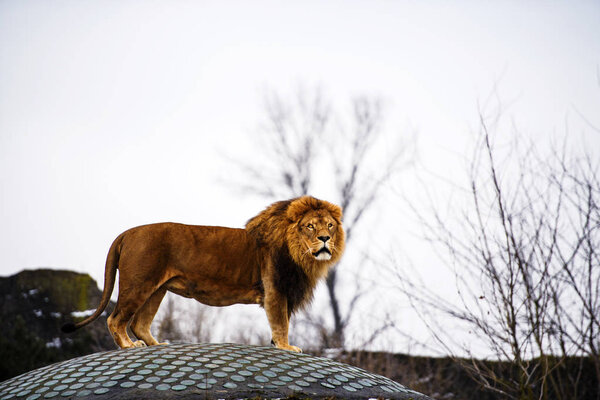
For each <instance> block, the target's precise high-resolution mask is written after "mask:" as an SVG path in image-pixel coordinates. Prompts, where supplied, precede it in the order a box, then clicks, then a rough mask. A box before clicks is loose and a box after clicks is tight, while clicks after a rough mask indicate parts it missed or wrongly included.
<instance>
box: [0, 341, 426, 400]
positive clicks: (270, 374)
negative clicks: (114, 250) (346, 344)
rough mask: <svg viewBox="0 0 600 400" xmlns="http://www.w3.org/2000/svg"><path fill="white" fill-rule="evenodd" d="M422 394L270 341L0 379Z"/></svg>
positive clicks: (101, 358)
mask: <svg viewBox="0 0 600 400" xmlns="http://www.w3.org/2000/svg"><path fill="white" fill-rule="evenodd" d="M292 395H298V396H302V397H304V396H306V397H310V398H325V397H335V398H340V399H359V398H360V399H364V398H378V397H380V398H386V399H387V398H389V399H413V400H426V399H429V398H428V397H426V396H424V395H422V394H420V393H417V392H414V391H412V390H410V389H407V388H406V387H404V386H402V385H401V384H399V383H397V382H394V381H392V380H390V379H388V378H385V377H383V376H381V375H376V374H372V373H369V372H367V371H365V370H363V369H360V368H356V367H352V366H350V365H346V364H342V363H339V362H336V361H332V360H329V359H327V358H321V357H313V356H310V355H306V354H296V353H292V352H288V351H284V350H280V349H276V348H273V347H257V346H246V345H238V344H171V345H168V346H152V347H145V348H137V349H128V350H115V351H109V352H104V353H96V354H91V355H88V356H84V357H80V358H75V359H72V360H69V361H65V362H61V363H57V364H53V365H49V366H47V367H44V368H40V369H37V370H34V371H31V372H28V373H26V374H23V375H20V376H17V377H15V378H12V379H9V380H7V381H5V382H2V383H0V399H1V400H4V399H6V400H8V399H24V400H36V399H64V398H73V399H78V398H79V399H83V398H92V399H98V400H101V399H109V398H110V399H125V398H146V399H152V398H163V399H164V398H168V399H171V398H172V399H187V398H198V396H202V397H200V398H209V399H211V398H212V399H240V398H247V397H249V398H254V397H257V396H261V397H264V398H282V397H283V398H285V397H288V396H292Z"/></svg>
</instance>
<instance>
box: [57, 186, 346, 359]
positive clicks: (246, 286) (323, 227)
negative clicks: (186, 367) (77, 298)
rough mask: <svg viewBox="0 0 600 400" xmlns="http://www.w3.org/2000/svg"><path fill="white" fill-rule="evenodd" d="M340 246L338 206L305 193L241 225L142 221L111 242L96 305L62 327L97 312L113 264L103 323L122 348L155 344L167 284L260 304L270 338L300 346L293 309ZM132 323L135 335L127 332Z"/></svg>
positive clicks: (187, 292) (186, 292)
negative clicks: (291, 336) (291, 337)
mask: <svg viewBox="0 0 600 400" xmlns="http://www.w3.org/2000/svg"><path fill="white" fill-rule="evenodd" d="M343 250H344V230H343V228H342V210H341V209H340V207H338V206H336V205H334V204H331V203H329V202H327V201H323V200H318V199H315V198H314V197H310V196H304V197H299V198H296V199H291V200H286V201H280V202H277V203H274V204H272V205H270V206H269V207H267V208H266V209H265V210H264V211H262V212H261V213H260V214H258V215H257V216H256V217H254V218H252V219H250V220H249V221H248V223H247V224H246V228H245V229H234V228H224V227H215V226H192V225H183V224H174V223H161V224H151V225H144V226H139V227H136V228H133V229H130V230H128V231H126V232H124V233H122V234H121V235H119V237H117V239H115V241H114V242H113V244H112V246H111V248H110V250H109V253H108V257H107V260H106V269H105V276H104V280H105V281H104V291H103V294H102V300H101V302H100V305H99V306H98V309H97V310H96V312H95V313H94V314H93V315H91V316H89V317H88V318H86V319H85V320H83V321H81V322H78V323H76V324H73V323H69V324H65V326H63V331H65V332H71V331H74V330H75V329H78V328H80V327H82V326H84V325H87V324H88V323H90V322H92V321H93V320H95V319H96V318H98V316H100V314H102V312H103V311H104V309H105V308H106V306H107V305H108V303H109V301H110V296H111V293H112V290H113V287H114V284H115V277H116V271H117V269H118V270H119V295H118V299H117V305H116V307H115V309H114V311H113V312H112V314H111V315H110V316H109V318H108V328H109V330H110V333H111V335H112V336H113V338H114V340H115V343H116V344H117V345H118V346H119V347H121V348H127V347H139V346H144V345H148V346H151V345H156V344H159V343H158V342H157V341H156V339H155V338H154V337H153V336H152V334H151V333H150V325H151V323H152V320H153V318H154V316H155V314H156V312H157V311H158V307H159V305H160V303H161V301H162V299H163V297H164V296H165V294H166V292H167V290H168V291H171V292H173V293H177V294H179V295H182V296H185V297H190V298H195V299H196V300H198V301H200V302H201V303H204V304H208V305H212V306H227V305H231V304H235V303H244V304H260V305H261V306H262V307H264V309H265V311H266V314H267V318H268V320H269V325H270V326H271V332H272V335H273V342H274V343H275V345H276V346H277V347H279V348H282V349H287V350H293V351H300V349H299V348H297V347H295V346H290V345H289V343H288V328H289V320H290V317H291V315H292V313H294V312H295V311H297V310H298V309H299V308H301V307H303V306H305V305H306V304H307V303H308V302H309V301H310V299H311V298H312V293H313V290H314V288H315V285H316V284H317V281H318V280H319V279H321V278H323V277H325V276H326V275H327V271H328V270H329V267H331V266H332V265H334V264H335V263H337V262H338V261H339V259H340V257H341V255H342V253H343ZM129 324H130V326H131V331H132V332H133V333H134V334H135V336H136V337H137V339H138V340H137V341H136V342H133V341H132V340H131V339H130V338H129V336H128V335H127V326H128V325H129Z"/></svg>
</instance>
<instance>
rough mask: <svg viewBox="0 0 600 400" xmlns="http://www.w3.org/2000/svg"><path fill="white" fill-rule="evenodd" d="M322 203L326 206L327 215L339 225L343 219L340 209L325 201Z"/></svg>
mask: <svg viewBox="0 0 600 400" xmlns="http://www.w3.org/2000/svg"><path fill="white" fill-rule="evenodd" d="M324 203H326V204H327V210H328V211H329V214H331V216H332V217H333V218H334V219H335V220H336V221H337V223H338V224H341V223H342V217H343V211H342V207H340V206H337V205H335V204H333V203H329V202H327V201H325V202H324Z"/></svg>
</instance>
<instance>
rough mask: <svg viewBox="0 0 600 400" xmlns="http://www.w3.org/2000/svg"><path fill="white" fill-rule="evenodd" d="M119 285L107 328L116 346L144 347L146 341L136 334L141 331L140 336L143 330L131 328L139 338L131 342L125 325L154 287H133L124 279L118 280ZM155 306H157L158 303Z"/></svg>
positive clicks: (148, 297)
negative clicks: (117, 295)
mask: <svg viewBox="0 0 600 400" xmlns="http://www.w3.org/2000/svg"><path fill="white" fill-rule="evenodd" d="M121 282H123V285H121ZM119 286H120V287H119V297H118V298H117V305H116V306H115V309H114V310H113V312H112V314H111V315H110V316H109V317H108V320H107V324H108V330H109V331H110V334H111V335H112V337H113V339H114V341H115V343H116V344H117V346H119V347H120V348H122V349H127V348H130V347H144V346H146V345H147V343H146V342H145V341H144V340H143V338H141V337H140V336H139V335H138V334H140V333H141V334H142V336H144V335H143V332H144V331H143V330H142V329H139V330H138V332H136V331H135V330H133V333H134V334H135V335H136V336H137V337H138V339H141V340H137V341H136V342H133V341H132V340H131V338H130V337H129V335H127V326H128V325H129V322H130V321H131V320H132V319H133V318H134V315H135V314H136V313H137V311H138V310H139V309H140V308H142V307H143V306H144V305H145V303H146V302H147V301H148V300H149V299H150V298H151V297H152V295H153V294H154V293H155V288H153V287H147V288H135V287H133V286H132V285H128V284H127V282H125V281H124V280H121V281H120V282H119ZM140 289H141V290H140ZM159 290H160V289H159ZM163 296H164V293H163ZM158 300H162V297H159V298H158ZM158 304H160V301H158ZM156 308H158V305H157V306H156ZM144 315H145V314H144ZM144 320H145V319H144V318H142V319H141V321H144ZM150 322H151V321H150ZM150 337H151V336H150Z"/></svg>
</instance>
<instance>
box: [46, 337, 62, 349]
mask: <svg viewBox="0 0 600 400" xmlns="http://www.w3.org/2000/svg"><path fill="white" fill-rule="evenodd" d="M46 347H48V348H50V347H54V348H57V349H60V348H61V347H62V342H61V341H60V338H57V337H55V338H54V339H52V341H51V342H46Z"/></svg>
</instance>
